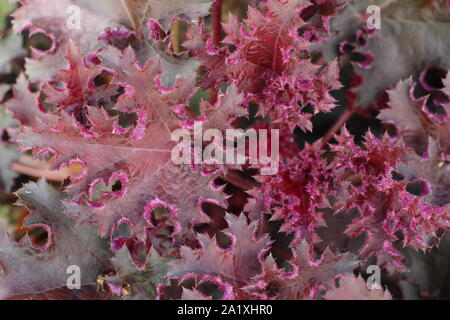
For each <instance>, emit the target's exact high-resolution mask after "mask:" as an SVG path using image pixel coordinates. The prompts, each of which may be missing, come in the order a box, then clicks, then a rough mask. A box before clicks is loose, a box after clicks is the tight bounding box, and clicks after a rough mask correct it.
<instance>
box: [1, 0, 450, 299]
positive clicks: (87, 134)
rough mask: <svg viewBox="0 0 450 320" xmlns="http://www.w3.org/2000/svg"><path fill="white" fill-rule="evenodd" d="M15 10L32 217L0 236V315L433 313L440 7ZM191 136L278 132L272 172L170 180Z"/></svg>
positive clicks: (5, 112) (166, 5) (13, 46)
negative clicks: (399, 307)
mask: <svg viewBox="0 0 450 320" xmlns="http://www.w3.org/2000/svg"><path fill="white" fill-rule="evenodd" d="M11 2H17V3H16V5H17V6H16V9H15V11H14V12H13V13H12V14H11V17H12V23H11V24H12V30H11V31H7V32H6V31H5V33H4V36H3V37H4V39H3V40H2V42H0V45H1V48H2V49H1V50H2V51H1V53H0V62H1V63H2V65H1V66H0V71H1V72H2V73H5V72H6V73H11V72H12V69H11V67H10V61H12V59H14V58H17V57H20V56H24V55H27V57H26V58H25V60H24V64H23V66H22V69H20V70H21V71H20V72H19V73H20V74H18V76H17V77H16V78H15V80H14V81H15V83H14V84H12V85H11V86H9V85H8V84H2V85H0V102H3V105H2V106H1V107H0V133H1V136H2V141H1V144H0V155H1V159H0V187H2V188H3V189H4V190H6V191H11V190H12V191H14V192H15V194H16V196H17V198H18V201H17V203H16V204H17V205H18V206H22V207H24V208H26V210H27V211H28V214H27V216H26V217H25V218H24V219H23V221H21V222H20V227H21V228H22V229H21V230H22V235H23V237H21V239H19V238H20V236H18V232H17V231H14V229H13V228H12V227H11V225H8V224H7V223H3V222H0V298H4V299H330V300H331V299H393V298H396V299H402V298H414V297H420V296H432V295H435V296H436V295H437V296H439V295H440V296H441V297H442V295H445V290H448V288H449V287H445V286H446V285H447V286H448V284H446V283H441V284H436V283H432V281H431V280H430V279H431V276H430V272H434V271H430V270H428V269H426V267H424V265H425V264H424V262H423V261H434V260H433V259H437V258H436V255H437V254H440V255H444V256H445V251H442V250H447V249H446V248H447V247H448V244H447V243H448V242H449V240H448V239H449V238H448V237H447V238H445V235H446V231H447V230H448V228H449V224H450V205H449V203H450V171H449V169H450V166H449V162H450V144H449V141H450V122H449V113H450V74H449V72H448V71H449V68H450V58H449V54H448V53H449V52H450V41H449V38H448V30H449V27H450V5H449V3H448V1H444V0H434V1H421V0H394V1H383V0H380V1H365V0H358V1H350V0H259V1H258V0H248V1H244V0H241V1H225V0H215V1H209V0H133V1H132V0H96V1H85V0H19V1H11ZM370 4H376V5H378V6H379V8H380V10H381V16H380V18H381V22H380V24H381V29H379V30H377V29H371V28H369V27H368V25H367V23H366V22H367V19H368V15H369V14H368V13H367V11H366V8H367V7H368V6H369V5H370ZM416 21H417V22H419V23H415V22H416ZM22 38H23V39H25V40H26V41H27V43H28V44H30V43H31V48H30V49H29V50H28V51H26V50H25V49H24V48H23V46H22V42H21V41H22ZM36 43H39V45H34V46H33V44H36ZM344 109H345V110H344ZM326 114H328V115H333V116H334V117H336V116H339V117H340V118H339V119H337V120H335V124H334V125H332V126H330V124H329V123H326V121H325V122H324V121H321V119H322V120H323V117H324V116H325V115H326ZM352 116H354V117H355V118H353V119H356V122H357V121H358V119H360V121H365V122H366V123H367V122H370V123H371V125H370V127H369V128H368V126H365V127H364V128H357V127H355V125H353V126H352V125H351V122H349V123H348V125H345V122H347V120H349V119H350V117H352ZM332 119H333V118H332ZM361 119H363V120H361ZM195 122H198V123H201V124H202V125H203V127H204V128H213V129H217V130H218V131H220V132H222V133H225V132H226V130H227V129H237V128H242V129H248V128H256V129H258V128H264V129H278V130H279V131H280V142H279V144H280V146H279V147H280V159H279V170H278V171H277V172H276V173H275V174H273V175H262V174H260V169H261V167H260V166H259V165H254V164H253V165H252V164H244V165H238V166H231V165H221V164H209V165H198V164H194V163H192V164H190V165H188V164H185V165H182V164H181V165H178V164H175V163H174V162H173V161H172V159H171V155H172V150H173V149H174V147H175V146H176V142H175V141H173V140H172V139H171V134H172V132H174V131H175V130H177V129H192V128H193V125H194V123H195ZM305 137H306V138H305ZM272 138H273V137H270V136H269V137H268V140H270V139H272ZM30 163H31V164H30ZM27 164H28V165H29V166H33V165H35V166H38V165H40V166H42V165H44V168H43V169H42V168H41V169H39V170H36V168H35V167H34V170H33V169H30V167H29V166H28V167H27ZM46 166H47V167H46ZM27 168H28V169H27ZM19 173H20V174H21V179H18V176H19ZM25 176H28V180H29V181H27V179H26V177H25ZM30 176H31V177H37V179H31V178H30ZM19 180H20V181H22V182H24V181H25V183H22V184H20V183H19ZM17 185H18V186H17ZM440 244H442V246H440ZM442 252H443V253H442ZM426 253H430V254H429V255H427V254H426ZM427 257H429V258H427ZM446 257H447V259H446V261H447V262H446V265H448V254H447V256H446ZM426 259H429V260H426ZM431 263H432V262H431ZM436 264H437V263H436ZM369 265H376V266H378V267H379V268H381V270H382V274H381V280H382V283H381V287H380V288H377V289H373V288H368V286H367V284H366V280H364V278H367V273H366V270H367V267H368V266H369ZM441 265H442V264H441ZM71 266H72V267H73V266H76V267H77V268H79V270H80V276H81V278H80V286H79V287H78V288H76V289H71V288H69V287H68V282H67V281H68V278H69V276H70V273H68V270H69V269H68V268H69V267H71ZM433 270H434V269H433ZM442 270H443V271H442V272H444V273H445V272H447V273H448V271H445V270H446V269H445V268H442ZM439 272H440V271H439ZM363 277H364V278H363ZM443 278H444V279H445V275H444V276H443Z"/></svg>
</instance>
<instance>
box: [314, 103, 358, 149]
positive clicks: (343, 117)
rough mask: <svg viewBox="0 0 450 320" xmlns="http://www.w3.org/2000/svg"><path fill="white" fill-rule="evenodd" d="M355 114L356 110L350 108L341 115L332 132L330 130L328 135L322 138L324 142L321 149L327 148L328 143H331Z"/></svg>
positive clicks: (321, 143)
mask: <svg viewBox="0 0 450 320" xmlns="http://www.w3.org/2000/svg"><path fill="white" fill-rule="evenodd" d="M353 113H354V109H353V108H348V109H346V110H345V111H344V113H343V114H341V116H340V117H339V119H338V121H337V122H336V123H335V124H334V125H333V126H332V127H331V129H330V130H328V132H327V133H326V135H325V136H324V137H323V138H322V140H321V142H320V147H321V148H323V147H325V145H326V144H327V143H328V141H330V140H331V138H333V136H334V134H335V133H337V132H338V131H339V130H340V129H341V127H342V126H343V125H344V123H346V122H347V120H348V119H350V118H351V116H352V115H353Z"/></svg>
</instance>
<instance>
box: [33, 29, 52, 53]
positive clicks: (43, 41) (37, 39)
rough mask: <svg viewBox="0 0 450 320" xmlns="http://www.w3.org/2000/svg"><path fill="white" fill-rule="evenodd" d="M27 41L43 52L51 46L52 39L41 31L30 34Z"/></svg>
mask: <svg viewBox="0 0 450 320" xmlns="http://www.w3.org/2000/svg"><path fill="white" fill-rule="evenodd" d="M29 43H30V46H31V47H33V48H35V49H37V50H40V51H43V52H47V51H48V50H50V49H51V48H52V46H53V40H52V39H51V38H50V37H49V36H47V35H46V34H44V33H41V32H39V33H36V34H34V35H32V36H31V37H30V38H29Z"/></svg>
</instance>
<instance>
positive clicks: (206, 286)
mask: <svg viewBox="0 0 450 320" xmlns="http://www.w3.org/2000/svg"><path fill="white" fill-rule="evenodd" d="M197 290H198V291H199V292H200V293H202V294H203V295H205V296H207V297H212V299H213V300H219V299H221V298H222V297H223V292H222V290H220V288H219V286H218V285H217V284H215V283H214V282H212V281H205V282H203V283H202V284H200V285H199V286H197Z"/></svg>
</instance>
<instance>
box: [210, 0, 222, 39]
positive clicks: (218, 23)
mask: <svg viewBox="0 0 450 320" xmlns="http://www.w3.org/2000/svg"><path fill="white" fill-rule="evenodd" d="M222 3H223V0H215V1H214V4H213V9H212V16H213V41H214V45H215V46H217V47H218V46H219V44H220V40H221V38H222Z"/></svg>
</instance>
